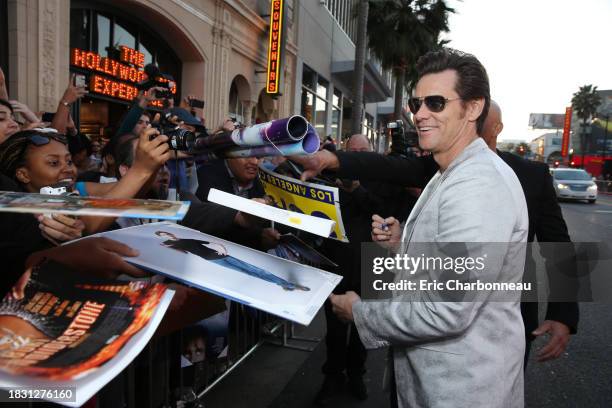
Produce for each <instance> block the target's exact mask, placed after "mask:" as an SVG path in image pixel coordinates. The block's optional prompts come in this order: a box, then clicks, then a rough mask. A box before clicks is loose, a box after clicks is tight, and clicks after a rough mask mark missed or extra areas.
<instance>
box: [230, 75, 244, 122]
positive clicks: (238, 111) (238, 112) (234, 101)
mask: <svg viewBox="0 0 612 408" xmlns="http://www.w3.org/2000/svg"><path fill="white" fill-rule="evenodd" d="M229 114H230V116H231V117H233V118H234V119H235V120H237V121H238V122H240V123H244V106H243V104H242V101H240V99H239V97H238V86H237V85H236V80H233V81H232V85H231V87H230V95H229Z"/></svg>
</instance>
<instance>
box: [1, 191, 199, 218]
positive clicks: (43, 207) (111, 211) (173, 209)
mask: <svg viewBox="0 0 612 408" xmlns="http://www.w3.org/2000/svg"><path fill="white" fill-rule="evenodd" d="M188 209H189V203H188V202H182V201H164V200H138V199H133V198H126V199H111V198H97V197H80V196H71V195H61V196H54V195H46V194H33V193H22V192H7V191H0V211H4V212H21V213H34V214H49V213H62V214H68V215H74V216H80V215H92V216H105V217H126V218H147V219H149V218H150V219H159V220H182V219H183V217H185V214H186V213H187V210H188Z"/></svg>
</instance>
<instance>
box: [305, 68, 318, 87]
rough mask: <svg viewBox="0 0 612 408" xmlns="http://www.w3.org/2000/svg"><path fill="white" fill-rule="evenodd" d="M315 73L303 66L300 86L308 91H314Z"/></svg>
mask: <svg viewBox="0 0 612 408" xmlns="http://www.w3.org/2000/svg"><path fill="white" fill-rule="evenodd" d="M316 83H317V73H316V72H314V71H313V70H312V69H310V68H309V67H308V66H307V65H304V69H303V71H302V86H303V87H305V88H308V89H310V90H315V89H316Z"/></svg>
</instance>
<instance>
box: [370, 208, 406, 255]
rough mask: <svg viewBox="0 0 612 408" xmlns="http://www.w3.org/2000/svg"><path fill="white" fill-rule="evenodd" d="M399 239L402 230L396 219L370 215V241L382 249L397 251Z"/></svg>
mask: <svg viewBox="0 0 612 408" xmlns="http://www.w3.org/2000/svg"><path fill="white" fill-rule="evenodd" d="M401 239H402V229H401V227H400V222H399V221H398V220H397V219H395V218H394V217H389V218H382V217H381V216H380V215H377V214H374V215H372V241H374V242H376V243H377V244H378V245H380V246H381V247H383V248H386V249H391V250H397V248H398V245H399V243H400V240H401Z"/></svg>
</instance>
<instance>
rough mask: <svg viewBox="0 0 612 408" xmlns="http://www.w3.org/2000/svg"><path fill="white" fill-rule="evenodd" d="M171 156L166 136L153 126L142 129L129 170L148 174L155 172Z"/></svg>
mask: <svg viewBox="0 0 612 408" xmlns="http://www.w3.org/2000/svg"><path fill="white" fill-rule="evenodd" d="M170 157H171V151H170V146H169V145H168V137H167V136H165V135H160V134H159V131H158V130H157V129H155V128H146V129H144V130H143V131H142V132H141V133H140V136H139V139H138V145H137V146H136V154H135V157H134V164H133V165H132V168H131V169H130V170H135V171H142V172H144V173H145V174H147V175H148V176H152V175H154V174H157V172H158V171H159V168H160V167H161V166H163V165H164V164H165V163H166V162H167V161H168V159H170Z"/></svg>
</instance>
